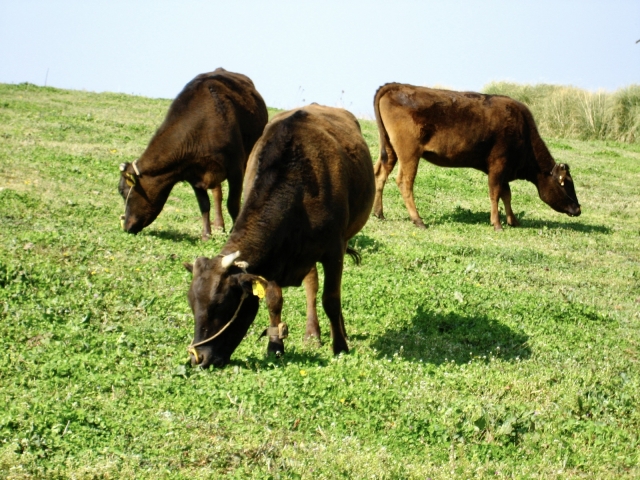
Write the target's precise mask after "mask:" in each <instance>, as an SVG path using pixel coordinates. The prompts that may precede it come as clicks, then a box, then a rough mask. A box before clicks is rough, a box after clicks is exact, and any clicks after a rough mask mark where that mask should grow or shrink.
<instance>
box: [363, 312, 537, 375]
mask: <svg viewBox="0 0 640 480" xmlns="http://www.w3.org/2000/svg"><path fill="white" fill-rule="evenodd" d="M528 340H529V337H528V336H527V335H525V334H523V333H522V332H518V331H514V330H512V329H511V328H509V327H507V326H505V325H503V324H501V323H499V322H496V321H495V320H491V319H490V318H487V317H486V316H464V315H459V314H456V313H447V314H442V313H436V312H433V311H430V310H428V309H426V308H424V307H422V306H421V307H419V308H418V312H417V313H416V315H415V316H414V318H413V321H412V325H411V326H410V327H408V328H402V329H398V330H388V331H387V332H385V333H384V335H382V336H380V337H378V338H377V339H374V340H373V342H372V347H374V348H375V349H376V350H377V351H378V352H379V356H381V357H384V356H392V355H394V354H396V353H398V354H400V355H402V357H403V358H405V359H410V360H415V361H422V362H428V363H433V364H435V365H440V364H442V363H444V362H447V361H452V360H453V361H454V362H455V363H466V362H468V361H469V360H471V359H472V358H475V357H486V361H488V360H489V357H490V356H494V357H496V358H499V359H502V360H506V361H514V360H516V359H518V358H519V359H526V358H529V357H530V356H531V349H530V348H529V346H528V345H527V341H528ZM476 360H477V359H476Z"/></svg>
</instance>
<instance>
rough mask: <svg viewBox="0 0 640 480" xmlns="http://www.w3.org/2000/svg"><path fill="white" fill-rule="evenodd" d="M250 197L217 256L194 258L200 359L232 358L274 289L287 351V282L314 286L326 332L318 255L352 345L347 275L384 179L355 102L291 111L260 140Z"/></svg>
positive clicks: (327, 300)
mask: <svg viewBox="0 0 640 480" xmlns="http://www.w3.org/2000/svg"><path fill="white" fill-rule="evenodd" d="M245 192H246V194H245V202H244V204H243V206H242V210H241V212H240V215H239V216H238V219H237V221H236V223H235V225H234V228H233V232H232V233H231V235H230V236H229V240H228V241H227V243H226V245H225V246H224V247H223V248H222V251H221V253H220V255H218V256H217V257H215V258H205V257H199V258H198V259H197V260H196V261H195V263H194V265H190V264H185V266H186V267H187V269H189V270H190V271H192V272H193V280H192V282H191V287H190V289H189V304H190V306H191V309H192V310H193V313H194V317H195V334H194V339H193V342H192V344H191V346H190V348H189V351H190V354H191V359H192V363H193V364H199V365H201V366H202V367H208V366H209V365H211V364H213V365H216V366H222V365H225V364H226V363H228V362H229V359H230V357H231V354H232V353H233V351H234V350H235V349H236V347H237V346H238V344H239V343H240V341H241V340H242V338H243V337H244V335H245V333H246V332H247V330H248V328H249V326H250V325H251V323H252V322H253V320H254V318H255V316H256V312H257V310H258V296H255V295H254V292H255V293H256V294H258V295H261V294H262V292H264V293H265V295H266V303H267V308H268V310H269V319H270V325H271V326H270V328H268V329H267V331H266V333H267V334H268V336H269V346H268V347H267V351H268V352H272V353H276V354H281V353H283V352H284V344H283V341H282V339H283V338H284V337H285V336H286V334H285V332H284V331H283V328H284V324H283V323H281V320H280V313H281V310H282V290H281V289H282V288H283V287H288V286H297V285H300V284H301V283H302V282H303V280H304V283H305V288H306V292H307V305H308V307H311V308H308V314H307V336H315V337H317V338H320V328H319V326H318V319H317V316H316V314H315V295H316V292H317V288H318V287H317V285H318V280H317V272H316V269H315V267H316V263H317V262H320V263H321V264H322V266H323V268H324V291H323V295H322V303H323V306H324V310H325V312H326V313H327V316H328V317H329V320H330V322H331V336H332V338H333V352H334V353H335V354H338V353H340V352H347V351H348V347H347V341H346V338H345V332H344V321H343V317H342V307H341V300H340V284H341V279H342V268H343V261H344V254H345V252H347V253H350V254H351V255H352V256H353V255H356V256H357V254H356V253H355V252H354V251H353V250H351V249H350V248H347V242H348V241H349V239H350V238H351V237H353V236H354V235H355V234H356V233H357V232H358V231H360V229H361V228H362V227H363V226H364V224H365V223H366V222H367V219H368V217H369V214H370V212H371V206H372V205H373V196H374V192H375V183H374V177H373V167H372V161H371V155H370V153H369V148H368V147H367V144H366V143H365V141H364V139H363V137H362V133H361V131H360V125H359V124H358V121H357V120H356V118H355V117H354V116H353V115H352V114H350V113H349V112H347V111H346V110H342V109H337V108H330V107H323V106H320V105H310V106H308V107H305V108H301V109H297V110H292V111H288V112H283V113H281V114H279V115H277V116H276V117H274V119H273V120H272V121H271V122H270V123H269V124H268V125H267V127H266V128H265V132H264V135H263V136H262V137H261V138H260V140H259V141H258V143H257V144H256V146H255V148H254V150H253V152H252V153H251V157H250V158H249V163H248V166H247V174H246V178H245Z"/></svg>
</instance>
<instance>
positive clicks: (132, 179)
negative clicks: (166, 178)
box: [120, 160, 141, 230]
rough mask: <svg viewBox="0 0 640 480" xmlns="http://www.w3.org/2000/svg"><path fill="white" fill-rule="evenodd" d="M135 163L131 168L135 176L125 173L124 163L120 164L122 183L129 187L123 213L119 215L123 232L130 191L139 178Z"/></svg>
mask: <svg viewBox="0 0 640 480" xmlns="http://www.w3.org/2000/svg"><path fill="white" fill-rule="evenodd" d="M136 162H137V160H136V161H134V162H133V163H132V164H131V166H132V167H133V170H134V171H135V172H136V175H137V176H136V175H134V174H132V173H129V172H126V171H125V170H126V169H127V164H126V163H121V164H120V171H121V172H122V173H123V175H124V181H125V182H126V183H127V185H129V192H128V193H127V198H126V199H125V201H124V213H123V214H122V215H120V228H122V229H123V230H124V220H125V218H126V217H125V215H126V214H127V205H128V204H129V196H130V195H131V190H133V187H135V185H136V183H138V177H140V176H141V175H140V170H138V166H137V165H136Z"/></svg>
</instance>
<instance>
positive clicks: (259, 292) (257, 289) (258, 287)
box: [252, 280, 264, 299]
mask: <svg viewBox="0 0 640 480" xmlns="http://www.w3.org/2000/svg"><path fill="white" fill-rule="evenodd" d="M252 285H253V294H254V295H255V296H256V297H258V298H260V299H262V298H264V287H263V286H262V283H260V282H259V281H258V280H254V281H253V283H252Z"/></svg>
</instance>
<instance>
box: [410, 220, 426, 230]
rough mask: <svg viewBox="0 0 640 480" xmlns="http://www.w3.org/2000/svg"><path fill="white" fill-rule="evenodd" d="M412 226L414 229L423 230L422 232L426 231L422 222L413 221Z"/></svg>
mask: <svg viewBox="0 0 640 480" xmlns="http://www.w3.org/2000/svg"><path fill="white" fill-rule="evenodd" d="M413 224H414V225H415V226H416V227H418V228H421V229H423V230H426V229H427V226H426V225H425V224H424V223H423V221H422V220H414V221H413Z"/></svg>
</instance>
